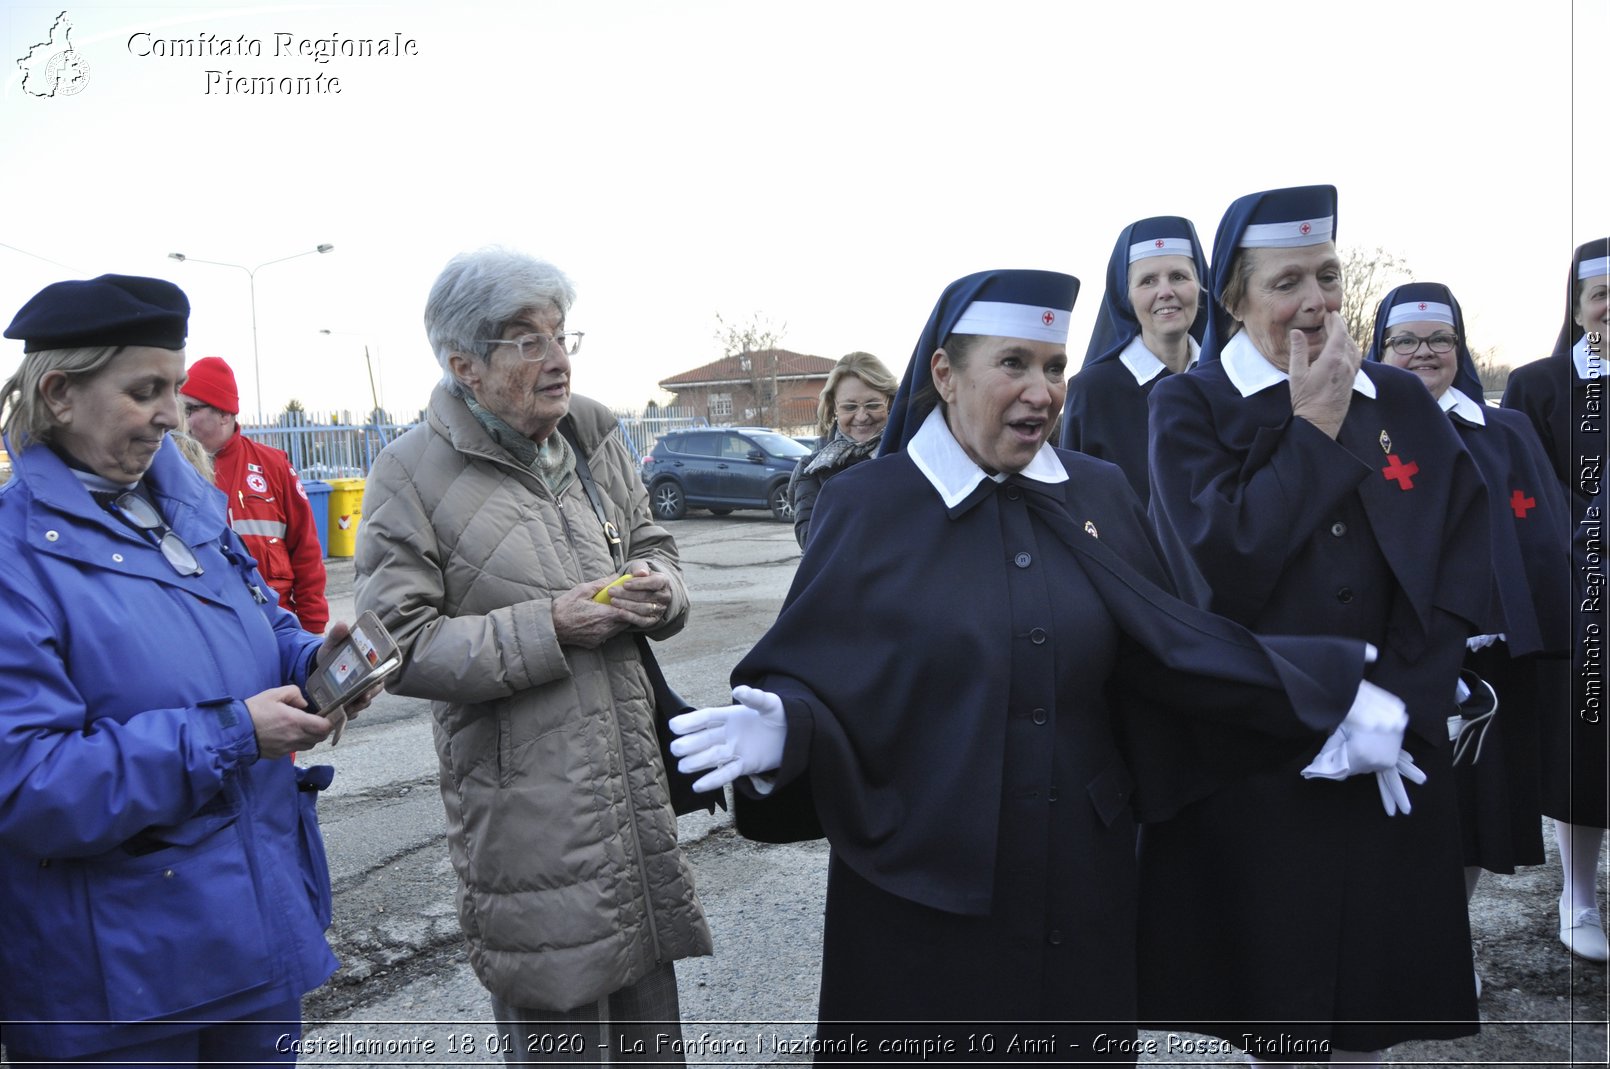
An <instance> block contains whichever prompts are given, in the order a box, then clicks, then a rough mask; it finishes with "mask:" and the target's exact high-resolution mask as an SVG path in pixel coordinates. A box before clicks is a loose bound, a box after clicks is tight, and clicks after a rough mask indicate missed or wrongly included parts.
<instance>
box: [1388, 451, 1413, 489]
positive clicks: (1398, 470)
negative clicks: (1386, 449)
mask: <svg viewBox="0 0 1610 1069" xmlns="http://www.w3.org/2000/svg"><path fill="white" fill-rule="evenodd" d="M1386 459H1388V460H1390V461H1391V462H1392V463H1390V464H1388V465H1387V466H1386V467H1384V468H1382V469H1381V474H1382V475H1383V476H1385V477H1386V478H1388V479H1396V480H1397V482H1398V489H1399V490H1413V489H1414V477H1415V476H1416V475H1418V474H1420V465H1418V464H1416V463H1415V462H1414V461H1412V460H1411V461H1409V462H1408V463H1407V464H1405V463H1404V462H1403V461H1401V460H1399V459H1398V455H1397V454H1396V453H1388V454H1387V455H1386Z"/></svg>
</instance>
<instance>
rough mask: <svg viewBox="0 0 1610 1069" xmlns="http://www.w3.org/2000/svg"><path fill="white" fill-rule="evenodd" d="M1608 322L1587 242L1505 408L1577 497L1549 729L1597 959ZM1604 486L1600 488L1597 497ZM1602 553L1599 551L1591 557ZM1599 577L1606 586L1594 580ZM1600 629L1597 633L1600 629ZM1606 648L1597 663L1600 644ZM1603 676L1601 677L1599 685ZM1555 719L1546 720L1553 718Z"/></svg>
mask: <svg viewBox="0 0 1610 1069" xmlns="http://www.w3.org/2000/svg"><path fill="white" fill-rule="evenodd" d="M1607 331H1610V238H1599V239H1598V240H1597V241H1590V242H1588V243H1587V244H1585V245H1582V246H1580V247H1578V248H1577V250H1576V254H1575V255H1574V256H1573V257H1572V258H1571V271H1570V275H1569V277H1568V278H1567V280H1566V291H1565V322H1564V323H1563V324H1562V325H1561V327H1560V333H1559V337H1558V338H1557V339H1556V340H1555V342H1554V352H1553V354H1552V355H1550V356H1548V357H1545V358H1544V359H1542V360H1538V361H1535V362H1533V363H1530V364H1522V365H1521V366H1520V367H1518V368H1516V369H1515V370H1514V371H1512V372H1510V375H1509V384H1508V386H1507V387H1506V388H1505V390H1504V407H1505V408H1512V409H1516V410H1518V411H1520V412H1523V413H1525V414H1526V416H1527V417H1529V418H1530V419H1531V421H1532V426H1533V427H1534V428H1536V430H1537V433H1538V437H1540V438H1542V440H1543V446H1544V448H1545V449H1546V450H1547V451H1548V455H1549V459H1550V460H1551V461H1552V463H1553V468H1554V473H1555V475H1556V477H1558V479H1559V481H1560V484H1561V485H1562V486H1563V487H1564V488H1565V491H1566V493H1567V494H1568V495H1569V496H1570V500H1571V521H1572V525H1573V535H1572V545H1573V547H1574V555H1575V561H1574V565H1575V566H1574V567H1573V568H1572V574H1573V582H1574V583H1575V584H1576V585H1577V590H1576V598H1575V600H1576V602H1577V603H1578V610H1577V611H1576V612H1575V613H1574V614H1573V617H1572V619H1573V622H1574V627H1575V634H1574V635H1573V641H1572V643H1571V671H1570V683H1569V685H1568V686H1567V687H1562V688H1561V689H1560V691H1559V692H1558V693H1557V694H1554V695H1552V698H1553V701H1554V703H1555V704H1556V706H1558V707H1560V708H1562V709H1564V710H1565V724H1568V725H1569V726H1568V727H1567V726H1564V725H1560V726H1561V728H1562V729H1561V730H1559V731H1557V732H1555V733H1553V734H1552V735H1550V734H1549V733H1545V735H1544V749H1543V812H1544V813H1545V814H1547V815H1548V816H1550V817H1553V818H1554V838H1555V842H1556V843H1558V845H1559V848H1560V863H1561V866H1562V868H1563V870H1564V873H1563V874H1564V884H1565V886H1564V889H1563V890H1562V892H1561V894H1560V941H1561V942H1563V943H1564V944H1565V945H1566V946H1567V947H1569V948H1571V951H1572V952H1573V953H1574V954H1576V955H1578V956H1579V957H1583V958H1587V959H1588V960H1590V961H1604V960H1606V959H1607V958H1610V946H1607V944H1606V941H1605V933H1604V923H1603V921H1602V919H1601V918H1600V916H1599V908H1598V904H1599V902H1598V897H1597V890H1596V887H1595V879H1596V875H1597V873H1598V870H1599V855H1600V853H1601V851H1602V850H1603V847H1604V829H1605V827H1606V826H1607V825H1610V799H1607V791H1606V786H1605V784H1606V780H1607V778H1610V735H1607V723H1610V722H1607V721H1606V718H1605V712H1604V689H1603V684H1604V664H1605V658H1604V654H1603V651H1604V636H1603V631H1602V625H1603V620H1604V605H1603V600H1602V593H1603V591H1602V587H1603V579H1602V576H1603V574H1604V563H1603V562H1604V533H1603V532H1604V511H1603V497H1602V494H1603V486H1604V466H1605V458H1606V457H1607V456H1610V438H1607V436H1606V430H1605V401H1606V390H1605V384H1606V382H1610V379H1607V378H1606V375H1605V335H1606V333H1607ZM1595 494H1599V495H1601V496H1600V497H1599V498H1598V500H1597V502H1596V501H1595V496H1594V495H1595ZM1590 554H1596V555H1597V557H1596V559H1593V558H1591V557H1590ZM1592 576H1599V577H1601V578H1600V580H1599V584H1598V585H1599V588H1600V589H1597V590H1596V589H1593V588H1592V587H1590V586H1589V585H1588V581H1589V579H1590V577H1592ZM1596 627H1597V628H1601V630H1599V631H1597V632H1595V631H1593V630H1591V629H1592V628H1596ZM1593 653H1596V654H1597V656H1595V657H1594V658H1593V659H1592V660H1591V661H1590V660H1589V659H1588V657H1589V655H1590V654H1593ZM1595 684H1596V686H1595ZM1550 723H1552V721H1546V722H1545V726H1548V724H1550Z"/></svg>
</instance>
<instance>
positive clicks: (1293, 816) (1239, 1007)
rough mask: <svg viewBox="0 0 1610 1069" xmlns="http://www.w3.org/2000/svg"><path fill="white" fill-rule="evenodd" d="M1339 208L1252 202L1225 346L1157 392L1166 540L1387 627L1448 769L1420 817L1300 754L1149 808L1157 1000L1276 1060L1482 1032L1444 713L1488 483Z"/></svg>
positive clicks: (1469, 607) (1243, 590)
mask: <svg viewBox="0 0 1610 1069" xmlns="http://www.w3.org/2000/svg"><path fill="white" fill-rule="evenodd" d="M1335 224H1336V190H1335V189H1334V187H1331V186H1303V187H1297V188H1292V189H1279V190H1272V191H1269V192H1265V193H1255V194H1252V195H1250V196H1246V197H1242V198H1241V199H1240V200H1237V201H1236V202H1235V203H1234V204H1232V205H1231V206H1230V209H1229V211H1228V212H1227V213H1226V214H1225V216H1224V219H1223V221H1222V222H1221V223H1220V225H1219V230H1218V234H1217V236H1216V237H1215V239H1214V243H1213V269H1212V275H1213V291H1214V297H1215V302H1214V306H1213V308H1212V309H1211V310H1210V317H1211V318H1210V321H1209V325H1208V332H1207V337H1206V340H1205V341H1204V342H1203V344H1202V362H1201V364H1200V365H1199V366H1198V367H1197V369H1196V370H1195V371H1193V372H1192V373H1191V374H1189V375H1173V376H1170V377H1169V378H1167V379H1165V380H1164V381H1162V382H1161V383H1159V384H1158V386H1157V389H1156V390H1154V391H1153V392H1152V408H1151V443H1152V444H1151V449H1152V516H1153V518H1154V520H1155V521H1156V523H1157V525H1158V534H1159V537H1160V538H1161V540H1162V541H1163V544H1164V545H1165V547H1166V548H1167V550H1168V552H1169V553H1170V554H1171V555H1173V557H1174V558H1175V559H1176V560H1177V561H1178V563H1179V566H1180V567H1193V568H1197V569H1200V571H1201V573H1202V577H1203V578H1204V579H1205V581H1206V589H1207V590H1208V591H1209V592H1210V594H1209V595H1208V598H1207V601H1206V604H1207V605H1208V606H1209V607H1211V608H1212V609H1214V610H1215V611H1216V612H1219V613H1222V614H1223V615H1225V616H1228V617H1230V618H1231V619H1233V620H1236V621H1238V622H1240V623H1242V624H1244V625H1246V626H1247V627H1250V628H1252V629H1253V630H1255V631H1258V632H1292V633H1304V634H1336V635H1348V636H1351V637H1354V638H1359V639H1364V640H1366V641H1369V642H1372V643H1374V644H1375V645H1377V646H1379V647H1380V650H1381V659H1380V661H1379V662H1378V663H1376V664H1374V665H1372V666H1371V668H1370V670H1369V678H1370V679H1372V680H1374V681H1375V682H1377V683H1379V684H1380V685H1382V686H1383V687H1385V688H1386V689H1388V690H1390V691H1392V692H1393V693H1395V694H1398V695H1400V696H1401V697H1403V699H1404V700H1405V701H1406V702H1407V704H1408V710H1409V722H1410V729H1409V734H1408V736H1407V737H1406V738H1405V740H1404V748H1405V750H1406V751H1407V752H1409V753H1410V754H1412V756H1413V759H1414V761H1415V763H1416V765H1417V766H1418V768H1419V769H1420V770H1421V771H1422V772H1423V773H1424V775H1425V776H1426V777H1427V778H1426V780H1425V782H1424V783H1423V784H1420V785H1418V786H1414V787H1410V788H1408V792H1407V794H1408V799H1409V801H1410V803H1411V805H1412V815H1411V814H1410V813H1407V812H1399V810H1404V809H1406V808H1407V807H1405V806H1403V805H1402V804H1401V802H1399V804H1393V803H1392V801H1390V800H1388V799H1387V798H1386V796H1385V795H1378V793H1377V792H1376V791H1374V790H1372V789H1370V786H1369V785H1368V784H1367V783H1361V782H1358V781H1357V780H1346V781H1343V782H1340V783H1332V782H1325V781H1317V780H1304V779H1302V778H1300V777H1298V776H1297V775H1296V774H1295V762H1294V763H1293V765H1292V766H1291V767H1288V768H1284V769H1275V770H1272V771H1270V772H1267V773H1264V774H1259V775H1254V776H1250V777H1247V778H1245V779H1243V780H1241V781H1238V782H1236V783H1234V784H1231V785H1229V786H1227V787H1226V788H1225V789H1224V790H1222V791H1220V792H1218V793H1216V794H1214V795H1212V796H1210V797H1208V798H1206V799H1204V800H1203V801H1201V802H1198V803H1197V804H1195V805H1192V806H1190V807H1188V808H1186V809H1185V810H1183V811H1182V812H1181V813H1180V814H1179V815H1178V816H1176V817H1175V818H1173V819H1171V820H1168V821H1166V822H1162V823H1158V824H1153V825H1148V826H1147V827H1146V828H1145V829H1144V830H1143V833H1142V836H1141V888H1142V898H1141V915H1142V916H1143V917H1145V918H1146V923H1145V924H1144V925H1143V926H1142V929H1141V933H1142V943H1141V960H1142V962H1143V963H1144V964H1145V968H1144V969H1143V971H1142V989H1141V1012H1142V1014H1143V1016H1144V1017H1146V1018H1150V1019H1157V1020H1163V1021H1168V1022H1174V1023H1177V1024H1180V1025H1184V1026H1188V1027H1190V1028H1192V1029H1193V1030H1197V1031H1205V1032H1209V1033H1212V1034H1215V1035H1219V1036H1223V1037H1225V1038H1227V1039H1230V1040H1232V1041H1234V1042H1236V1043H1238V1044H1240V1045H1242V1046H1244V1047H1245V1048H1246V1049H1247V1051H1248V1053H1249V1054H1251V1055H1253V1056H1255V1057H1258V1058H1261V1059H1264V1060H1266V1061H1273V1062H1276V1063H1279V1062H1286V1061H1290V1060H1293V1055H1297V1057H1296V1058H1295V1060H1298V1061H1307V1060H1311V1058H1310V1057H1308V1056H1307V1055H1310V1054H1312V1053H1313V1052H1314V1051H1315V1050H1316V1046H1317V1045H1319V1044H1327V1045H1329V1047H1330V1049H1332V1050H1333V1051H1334V1050H1342V1051H1346V1052H1350V1056H1356V1057H1360V1058H1362V1059H1363V1060H1364V1061H1365V1062H1366V1063H1369V1062H1371V1061H1373V1060H1377V1059H1378V1055H1376V1054H1375V1052H1378V1051H1379V1050H1380V1049H1381V1048H1384V1047H1389V1046H1392V1045H1393V1044H1396V1043H1400V1042H1402V1041H1404V1040H1407V1039H1431V1038H1442V1037H1453V1036H1461V1035H1469V1034H1472V1033H1474V1032H1475V1031H1476V1030H1477V1013H1476V991H1475V980H1474V972H1473V968H1472V961H1471V950H1470V932H1469V926H1468V923H1467V921H1466V913H1465V896H1464V879H1463V874H1462V869H1463V858H1462V856H1461V853H1460V841H1459V815H1458V803H1457V792H1456V790H1455V782H1454V776H1453V773H1452V770H1451V768H1450V746H1449V740H1448V724H1447V720H1448V717H1449V716H1450V715H1453V714H1454V713H1455V712H1456V706H1455V697H1454V695H1455V689H1456V685H1457V680H1458V675H1459V669H1460V664H1461V661H1462V660H1463V658H1464V653H1465V640H1466V639H1467V638H1469V637H1470V636H1471V635H1472V634H1475V633H1478V632H1479V631H1480V630H1481V628H1482V626H1483V625H1484V623H1485V621H1486V620H1487V618H1488V617H1487V603H1488V599H1489V584H1488V583H1486V582H1473V581H1472V579H1471V577H1472V576H1482V575H1485V574H1486V571H1487V569H1488V568H1489V567H1490V562H1491V554H1490V550H1489V539H1488V517H1487V502H1486V494H1485V491H1484V489H1483V486H1482V482H1481V476H1480V474H1479V473H1478V472H1477V470H1476V467H1475V464H1474V462H1473V461H1472V460H1471V457H1470V454H1469V453H1468V452H1466V450H1465V448H1464V446H1463V445H1461V443H1460V441H1459V436H1458V435H1457V434H1456V433H1455V432H1454V430H1453V428H1452V427H1451V426H1450V425H1449V422H1448V419H1447V418H1446V417H1445V416H1443V414H1442V412H1441V410H1440V409H1438V407H1437V404H1436V402H1435V401H1433V400H1432V399H1431V395H1430V394H1429V393H1428V392H1427V391H1426V389H1425V387H1424V386H1422V385H1421V384H1420V383H1419V382H1418V381H1417V380H1416V379H1415V377H1414V376H1413V375H1410V374H1409V373H1407V372H1405V371H1402V370H1399V369H1398V368H1391V367H1384V366H1382V365H1380V364H1371V363H1364V362H1363V361H1362V354H1361V353H1360V352H1359V350H1358V346H1357V345H1356V344H1355V343H1354V341H1353V340H1352V339H1351V338H1349V337H1348V336H1347V330H1346V326H1345V324H1344V323H1343V322H1342V318H1341V316H1340V315H1339V314H1338V313H1339V310H1340V308H1341V303H1342V294H1343V279H1342V268H1341V262H1340V259H1339V258H1338V256H1337V252H1336V246H1335V243H1334V240H1333V235H1334V233H1335ZM1383 810H1384V811H1383ZM1186 889H1188V890H1186ZM1192 1022H1195V1023H1192ZM1259 1022H1262V1023H1259Z"/></svg>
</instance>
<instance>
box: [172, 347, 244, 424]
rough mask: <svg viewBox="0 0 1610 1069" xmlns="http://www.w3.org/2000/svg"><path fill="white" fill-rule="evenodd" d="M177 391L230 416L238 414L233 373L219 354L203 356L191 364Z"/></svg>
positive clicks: (237, 396) (238, 398)
mask: <svg viewBox="0 0 1610 1069" xmlns="http://www.w3.org/2000/svg"><path fill="white" fill-rule="evenodd" d="M179 392H180V393H181V394H183V395H184V396H186V397H194V398H195V399H196V400H198V401H200V402H201V403H202V404H207V405H211V406H212V407H214V408H216V409H218V411H220V412H228V413H229V414H230V415H231V416H237V415H239V414H240V391H239V390H238V389H236V388H235V373H234V372H233V371H231V370H229V365H228V364H226V363H224V358H223V357H221V356H204V357H202V358H201V359H200V360H197V361H196V362H195V363H194V364H191V365H190V377H189V378H187V379H186V380H185V384H184V386H183V388H181V389H180V390H179Z"/></svg>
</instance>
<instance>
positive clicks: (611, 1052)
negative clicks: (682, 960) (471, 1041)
mask: <svg viewBox="0 0 1610 1069" xmlns="http://www.w3.org/2000/svg"><path fill="white" fill-rule="evenodd" d="M492 1015H493V1017H495V1018H496V1019H497V1022H498V1029H499V1031H500V1032H501V1033H502V1037H503V1048H504V1052H503V1061H504V1064H506V1065H547V1064H552V1063H565V1064H571V1065H597V1066H604V1065H621V1064H624V1063H627V1062H636V1063H644V1062H647V1063H650V1064H655V1065H670V1066H680V1065H682V1064H683V1057H682V1011H681V1006H680V1004H679V1003H678V1002H677V996H676V970H675V969H674V968H672V966H671V963H670V962H668V961H667V962H663V963H661V964H660V965H658V966H656V967H655V969H654V971H653V972H651V973H649V974H648V975H647V976H645V977H643V979H641V980H639V981H638V982H637V983H635V984H630V985H628V986H626V987H623V988H621V989H620V990H619V991H616V992H614V993H612V994H610V995H606V996H605V997H603V998H601V999H599V1000H598V1001H597V1002H591V1003H588V1004H587V1005H585V1006H577V1007H576V1008H575V1009H573V1010H564V1011H558V1010H538V1009H531V1008H529V1007H525V1006H510V1005H509V1004H508V1003H506V1002H504V1001H503V1000H502V999H500V998H498V997H497V996H496V995H494V996H492Z"/></svg>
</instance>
